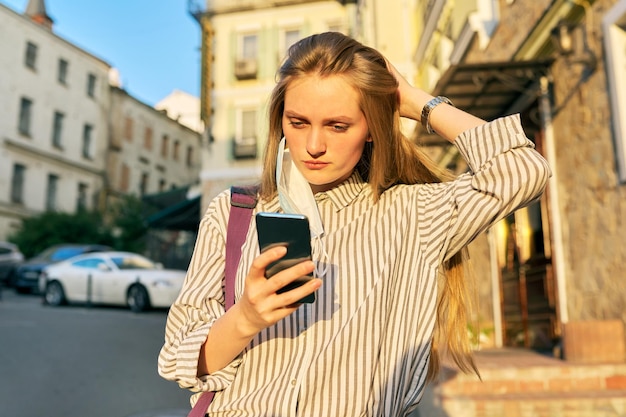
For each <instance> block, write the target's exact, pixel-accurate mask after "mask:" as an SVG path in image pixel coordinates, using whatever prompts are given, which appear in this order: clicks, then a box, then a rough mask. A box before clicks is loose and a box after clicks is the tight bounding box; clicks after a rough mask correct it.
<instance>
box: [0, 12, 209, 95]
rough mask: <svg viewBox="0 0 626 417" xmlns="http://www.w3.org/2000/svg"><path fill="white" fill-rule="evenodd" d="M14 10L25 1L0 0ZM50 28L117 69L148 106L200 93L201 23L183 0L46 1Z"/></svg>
mask: <svg viewBox="0 0 626 417" xmlns="http://www.w3.org/2000/svg"><path fill="white" fill-rule="evenodd" d="M0 3H2V4H3V5H5V6H8V7H9V8H11V9H13V10H14V11H16V12H18V13H23V12H24V10H26V5H27V4H28V0H0ZM45 4H46V10H47V12H48V15H50V17H52V19H53V20H54V26H53V29H54V32H55V33H56V34H57V35H58V36H61V37H62V38H64V39H66V40H68V41H70V42H71V43H73V44H75V45H77V46H78V47H80V48H82V49H84V50H86V51H87V52H89V53H91V54H93V55H95V56H97V57H98V58H100V59H102V60H104V61H105V62H107V63H108V64H109V65H111V66H113V67H115V68H117V69H118V70H119V71H120V75H121V80H122V83H123V86H124V88H125V89H126V90H127V91H128V92H129V94H131V95H132V96H133V97H135V98H137V99H139V100H141V101H143V102H145V103H146V104H149V105H151V106H152V105H154V104H156V103H157V102H158V101H159V100H161V99H162V98H164V97H165V96H167V95H168V94H169V93H170V92H171V91H172V90H175V89H177V90H182V91H185V92H187V93H190V94H193V95H195V96H199V94H200V93H199V91H200V26H199V25H198V24H197V22H196V21H195V20H194V19H193V18H192V17H191V16H190V15H189V13H187V0H101V1H96V0H46V1H45Z"/></svg>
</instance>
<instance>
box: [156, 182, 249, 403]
mask: <svg viewBox="0 0 626 417" xmlns="http://www.w3.org/2000/svg"><path fill="white" fill-rule="evenodd" d="M229 196H230V193H229V192H227V191H225V192H223V193H222V194H220V195H219V196H217V197H216V198H215V199H214V200H213V201H212V202H211V204H210V205H209V207H208V209H207V211H206V213H205V215H204V216H203V218H202V220H201V222H200V226H199V228H198V237H197V240H196V244H195V247H194V252H193V255H192V257H191V261H190V263H189V268H188V270H187V276H186V277H185V282H184V284H183V287H182V289H181V292H180V294H179V295H178V297H177V299H176V301H175V302H174V304H172V306H171V307H170V310H169V312H168V315H167V322H166V326H165V343H164V345H163V347H162V348H161V351H160V353H159V358H158V372H159V374H160V375H161V376H162V377H163V378H165V379H168V380H172V381H176V382H177V383H178V385H179V386H180V387H181V388H186V389H190V390H191V391H195V392H198V391H219V390H222V389H224V388H226V387H227V386H228V385H229V384H230V383H231V382H232V380H233V379H234V377H235V374H236V373H237V368H238V366H239V365H240V363H241V358H236V359H235V360H233V361H232V362H231V363H230V364H229V365H228V366H226V367H225V368H223V369H222V370H220V371H218V372H215V373H213V374H211V375H206V376H201V377H197V376H196V375H197V368H198V358H199V355H200V348H201V346H202V344H203V343H204V342H205V340H206V338H207V335H208V334H209V330H210V329H211V327H212V325H213V323H214V322H215V320H217V319H218V318H219V317H220V316H221V315H223V314H224V311H225V309H224V289H223V288H224V287H223V284H224V267H225V250H226V239H225V237H226V230H227V223H228V213H229V209H230V197H229Z"/></svg>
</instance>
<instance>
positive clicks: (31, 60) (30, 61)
mask: <svg viewBox="0 0 626 417" xmlns="http://www.w3.org/2000/svg"><path fill="white" fill-rule="evenodd" d="M24 65H26V67H27V68H30V69H36V65H37V45H35V44H34V43H32V42H26V55H25V56H24Z"/></svg>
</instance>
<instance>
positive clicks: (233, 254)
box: [187, 185, 259, 417]
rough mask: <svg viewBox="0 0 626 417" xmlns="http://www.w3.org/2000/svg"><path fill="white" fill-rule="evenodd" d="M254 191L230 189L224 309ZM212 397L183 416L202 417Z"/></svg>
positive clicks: (229, 298) (230, 301)
mask: <svg viewBox="0 0 626 417" xmlns="http://www.w3.org/2000/svg"><path fill="white" fill-rule="evenodd" d="M258 189H259V187H258V186H256V185H251V186H244V187H241V186H232V187H230V215H229V218H228V229H227V231H226V266H225V275H226V277H225V279H224V307H225V308H226V309H227V310H228V309H229V308H230V307H232V306H233V304H235V277H236V275H237V266H238V265H239V259H240V258H241V245H243V242H244V241H245V240H246V235H247V234H248V228H249V226H250V220H251V219H252V209H254V207H256V203H257V191H258ZM214 395H215V393H214V392H213V391H206V392H204V393H202V395H201V396H200V398H198V401H197V402H196V404H195V405H194V406H193V408H192V410H191V411H190V412H189V414H188V415H187V417H204V416H205V415H206V411H207V409H208V408H209V405H210V404H211V401H213V396H214Z"/></svg>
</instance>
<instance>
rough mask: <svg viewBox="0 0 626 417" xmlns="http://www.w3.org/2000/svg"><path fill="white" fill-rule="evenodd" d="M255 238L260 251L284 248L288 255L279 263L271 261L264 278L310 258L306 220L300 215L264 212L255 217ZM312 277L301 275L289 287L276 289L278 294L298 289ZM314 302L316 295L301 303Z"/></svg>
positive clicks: (307, 221)
mask: <svg viewBox="0 0 626 417" xmlns="http://www.w3.org/2000/svg"><path fill="white" fill-rule="evenodd" d="M256 228H257V236H258V239H259V247H260V249H261V252H263V251H265V250H267V249H269V248H271V247H274V246H278V245H280V246H286V247H287V253H286V254H285V256H284V257H282V258H281V259H279V260H278V261H275V262H272V263H271V264H269V265H268V267H267V268H266V270H265V277H266V278H270V277H271V276H272V275H274V274H276V273H278V272H280V271H282V270H283V269H286V268H289V267H291V266H294V265H296V264H298V263H300V262H302V261H305V260H307V259H311V232H310V230H309V220H308V219H307V218H306V216H304V215H301V214H285V213H266V212H261V213H257V215H256ZM311 278H313V276H312V275H307V276H303V277H302V278H300V279H298V280H296V281H294V282H292V283H291V284H289V285H287V286H285V287H283V288H281V289H280V290H278V292H279V293H282V292H285V291H289V290H291V289H293V288H296V287H299V286H300V285H302V284H304V283H305V282H306V281H308V280H310V279H311ZM314 301H315V293H312V294H309V295H308V296H306V297H304V298H303V299H301V300H300V301H299V302H300V303H312V302H314Z"/></svg>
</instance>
